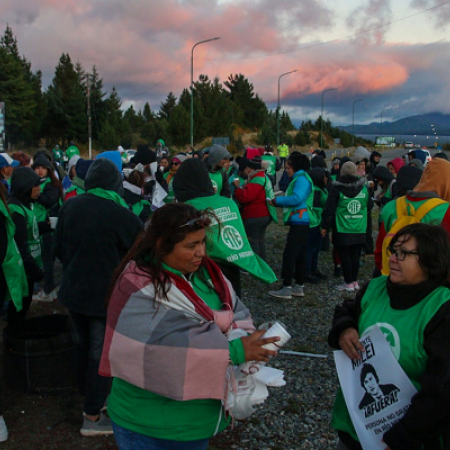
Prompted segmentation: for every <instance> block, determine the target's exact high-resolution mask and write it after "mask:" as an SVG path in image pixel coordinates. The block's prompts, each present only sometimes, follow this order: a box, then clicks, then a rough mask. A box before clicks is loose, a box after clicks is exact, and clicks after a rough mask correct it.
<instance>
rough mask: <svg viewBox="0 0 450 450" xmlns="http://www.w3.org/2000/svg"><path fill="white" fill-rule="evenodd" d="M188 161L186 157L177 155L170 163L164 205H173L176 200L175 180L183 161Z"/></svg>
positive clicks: (165, 177) (166, 178) (166, 176)
mask: <svg viewBox="0 0 450 450" xmlns="http://www.w3.org/2000/svg"><path fill="white" fill-rule="evenodd" d="M185 160H186V156H184V155H181V154H179V153H178V154H177V155H175V156H174V157H173V158H172V159H171V160H170V163H169V170H168V171H167V172H166V173H165V174H164V179H165V180H166V183H167V189H168V190H167V197H166V198H165V199H164V203H172V202H173V201H174V200H175V194H174V193H173V179H174V177H175V175H176V173H177V171H178V169H179V168H180V166H181V164H182V163H183V161H185Z"/></svg>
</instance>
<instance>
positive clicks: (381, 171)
mask: <svg viewBox="0 0 450 450" xmlns="http://www.w3.org/2000/svg"><path fill="white" fill-rule="evenodd" d="M373 178H374V179H375V180H377V181H379V180H382V181H383V184H384V185H385V186H386V190H384V189H383V191H384V192H385V194H384V195H383V197H380V198H379V199H377V200H376V201H375V203H377V204H378V205H379V206H381V207H383V206H384V205H385V204H386V203H388V202H390V201H391V200H392V199H393V198H396V197H398V188H397V186H396V184H397V183H396V179H395V177H394V175H393V174H392V172H391V171H390V170H389V169H388V168H387V167H385V166H377V167H376V168H375V170H374V171H373ZM387 192H388V195H386V193H387Z"/></svg>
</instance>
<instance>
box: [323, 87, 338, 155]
mask: <svg viewBox="0 0 450 450" xmlns="http://www.w3.org/2000/svg"><path fill="white" fill-rule="evenodd" d="M330 91H337V88H331V89H325V90H324V91H323V92H322V104H321V109H320V149H322V145H323V132H322V130H323V96H324V94H325V92H330Z"/></svg>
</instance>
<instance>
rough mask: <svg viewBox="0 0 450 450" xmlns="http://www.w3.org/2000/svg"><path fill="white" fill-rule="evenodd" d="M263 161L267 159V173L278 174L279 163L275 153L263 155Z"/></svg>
mask: <svg viewBox="0 0 450 450" xmlns="http://www.w3.org/2000/svg"><path fill="white" fill-rule="evenodd" d="M261 160H262V161H267V162H268V165H267V173H268V174H269V175H271V176H274V175H275V174H276V170H275V168H276V165H277V158H276V157H275V156H273V155H263V156H261Z"/></svg>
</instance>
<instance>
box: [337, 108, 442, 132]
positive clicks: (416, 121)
mask: <svg viewBox="0 0 450 450" xmlns="http://www.w3.org/2000/svg"><path fill="white" fill-rule="evenodd" d="M432 125H433V126H432ZM338 128H340V129H341V130H344V131H347V132H348V133H353V126H352V125H347V126H341V127H338ZM433 128H434V129H435V131H436V134H437V136H444V135H447V136H448V135H450V115H448V114H441V113H429V114H422V115H420V116H410V117H404V118H403V119H399V120H396V121H395V122H389V121H383V135H391V134H418V135H432V134H434V132H433ZM380 133H381V122H372V123H370V124H368V125H356V124H355V134H376V135H380Z"/></svg>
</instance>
